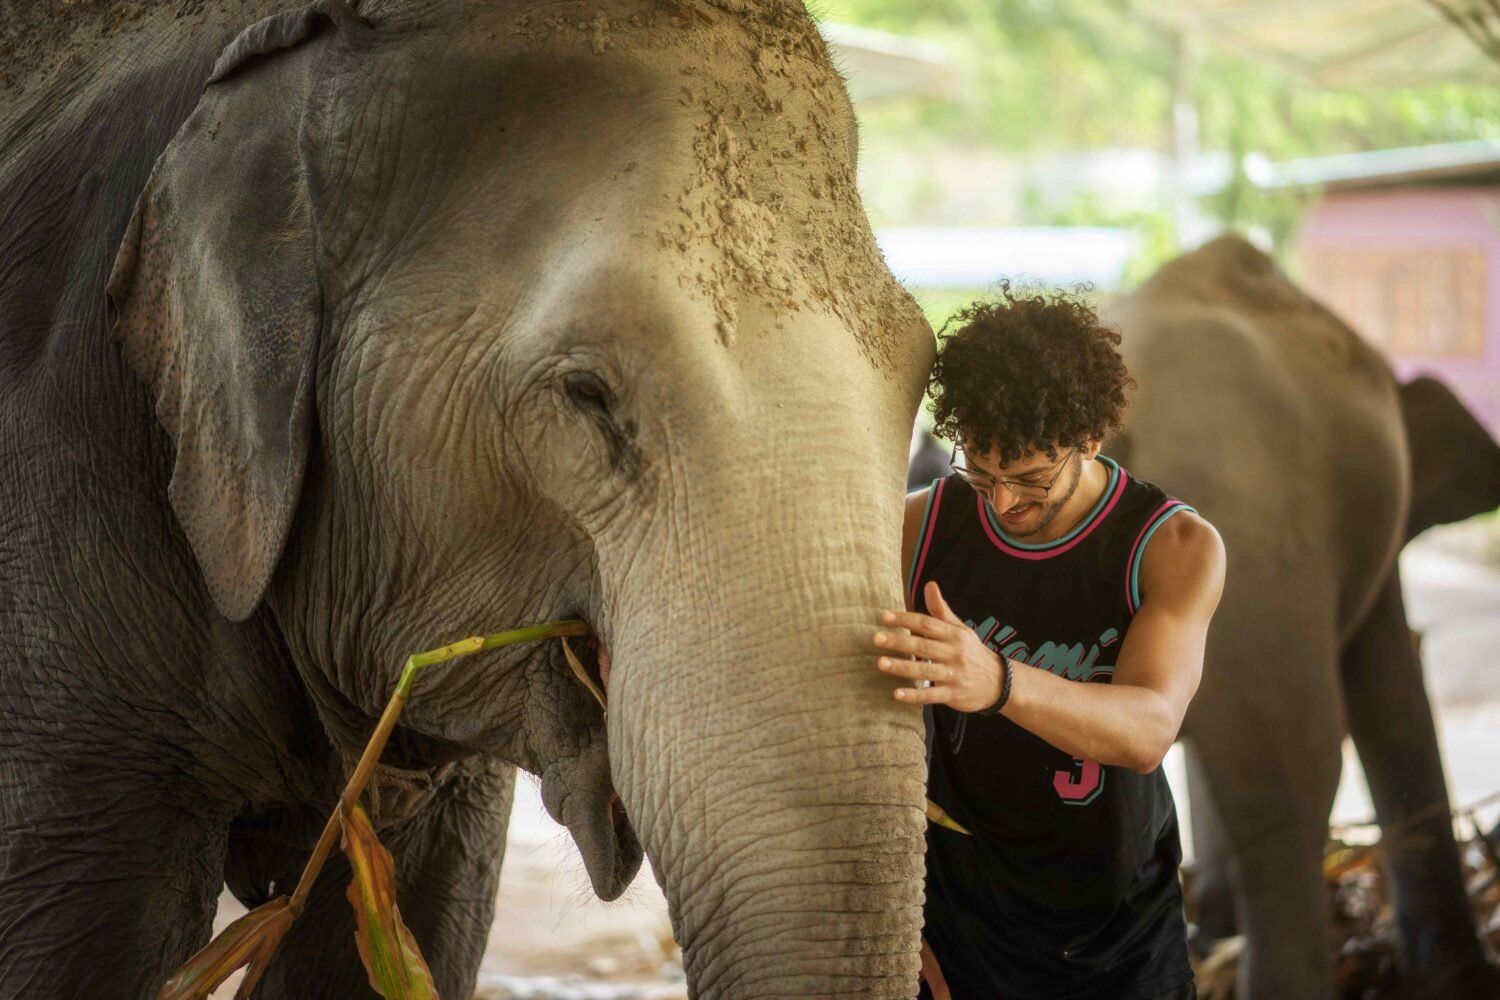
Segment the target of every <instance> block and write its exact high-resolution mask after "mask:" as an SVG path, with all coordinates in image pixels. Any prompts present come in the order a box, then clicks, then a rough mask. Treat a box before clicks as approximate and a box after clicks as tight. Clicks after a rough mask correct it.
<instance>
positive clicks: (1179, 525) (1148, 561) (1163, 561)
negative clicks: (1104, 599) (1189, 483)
mask: <svg viewBox="0 0 1500 1000" xmlns="http://www.w3.org/2000/svg"><path fill="white" fill-rule="evenodd" d="M1225 561H1226V557H1225V552H1224V540H1223V539H1222V538H1220V537H1219V532H1218V529H1217V528H1215V527H1214V526H1213V525H1212V524H1211V523H1209V521H1208V519H1207V518H1205V517H1203V515H1201V514H1199V513H1198V512H1197V511H1195V510H1193V509H1192V508H1190V507H1185V508H1183V509H1182V510H1180V511H1179V512H1178V513H1177V514H1175V515H1174V516H1173V517H1170V518H1168V519H1167V520H1166V521H1163V522H1162V523H1161V525H1160V526H1159V529H1158V530H1157V532H1156V534H1155V536H1154V537H1153V538H1152V540H1151V545H1150V547H1149V548H1148V549H1147V550H1146V551H1145V552H1144V553H1143V554H1142V556H1141V589H1142V591H1143V592H1144V594H1145V595H1146V599H1149V597H1150V595H1151V594H1152V593H1153V592H1155V593H1156V594H1158V595H1167V594H1179V593H1185V594H1195V595H1203V596H1206V595H1207V593H1211V594H1212V595H1213V600H1214V603H1217V601H1218V596H1219V593H1220V592H1221V591H1222V589H1223V585H1224V572H1225Z"/></svg>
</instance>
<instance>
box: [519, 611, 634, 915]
mask: <svg viewBox="0 0 1500 1000" xmlns="http://www.w3.org/2000/svg"><path fill="white" fill-rule="evenodd" d="M564 643H565V645H564V648H565V649H566V650H567V654H566V655H567V659H568V665H569V668H570V669H571V670H572V672H573V675H574V677H575V678H576V679H577V680H578V682H579V683H580V684H582V685H583V686H584V687H586V688H587V689H588V690H589V692H590V694H592V695H593V697H594V699H595V700H596V701H598V702H599V706H600V708H601V709H603V710H604V714H605V719H606V725H607V724H608V717H609V713H608V710H607V708H606V703H605V691H606V690H607V685H608V683H609V664H610V661H609V654H608V653H607V652H606V651H605V649H604V646H603V644H602V643H601V642H599V640H598V639H597V638H596V637H595V636H594V635H593V634H592V633H591V634H589V635H587V636H583V637H581V638H578V639H575V640H573V641H572V642H567V641H566V640H565V641H564ZM607 743H608V740H607V739H604V740H600V741H599V743H598V745H597V746H596V747H591V748H590V749H589V750H588V751H586V752H585V754H584V756H583V757H582V758H580V759H578V760H576V761H575V762H574V766H573V767H571V768H569V769H568V771H569V772H571V773H567V774H556V778H555V779H554V774H555V773H556V772H550V771H549V773H548V774H546V775H544V776H543V778H542V801H543V804H544V805H545V806H546V807H547V811H548V812H549V813H551V814H552V818H553V819H555V820H557V821H558V822H559V823H561V824H562V825H563V826H565V827H567V828H568V832H569V833H571V834H572V835H573V841H574V843H576V844H577V845H578V852H579V854H580V855H582V857H583V864H584V868H585V869H586V870H587V871H588V874H589V881H590V882H591V883H592V885H593V889H594V893H595V894H596V895H597V896H598V897H599V898H600V899H602V900H605V901H606V902H609V901H612V900H615V899H618V898H619V897H620V895H621V894H623V893H624V891H625V890H626V888H628V887H629V885H630V883H631V882H632V881H633V880H634V879H635V876H636V873H637V872H639V871H640V868H641V860H642V857H643V854H644V852H643V851H642V849H641V844H640V840H639V839H638V838H637V836H636V833H635V828H634V827H633V826H632V825H631V823H630V818H629V816H627V815H626V812H625V803H624V802H623V801H622V800H621V799H620V795H619V793H618V792H617V791H615V788H614V785H613V782H612V780H611V778H610V772H609V758H608V753H607V750H606V746H607ZM579 779H582V780H579Z"/></svg>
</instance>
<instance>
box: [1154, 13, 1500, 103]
mask: <svg viewBox="0 0 1500 1000" xmlns="http://www.w3.org/2000/svg"><path fill="white" fill-rule="evenodd" d="M1144 13H1145V14H1146V16H1147V17H1149V18H1151V19H1154V20H1160V21H1165V22H1168V23H1170V24H1172V25H1174V26H1177V27H1181V28H1183V29H1185V30H1188V31H1191V32H1193V33H1196V34H1199V35H1202V36H1204V37H1206V38H1208V39H1210V40H1212V41H1214V42H1216V43H1218V44H1221V45H1223V46H1225V47H1226V48H1230V49H1233V50H1236V51H1238V52H1241V53H1243V54H1245V55H1249V56H1253V57H1256V58H1262V59H1268V60H1271V61H1273V62H1276V63H1279V64H1281V65H1282V66H1285V67H1287V68H1289V69H1291V70H1293V71H1294V72H1296V73H1299V74H1301V75H1303V76H1305V77H1308V78H1309V79H1312V80H1314V81H1317V82H1319V83H1323V84H1327V85H1330V86H1342V85H1356V84H1357V85H1360V86H1371V85H1374V86H1413V85H1420V84H1426V83H1437V82H1463V81H1469V82H1500V37H1497V33H1500V9H1497V8H1496V5H1495V4H1493V3H1492V2H1490V0H1156V2H1155V3H1149V4H1147V5H1146V9H1145V11H1144Z"/></svg>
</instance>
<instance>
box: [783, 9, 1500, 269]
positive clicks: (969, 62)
mask: <svg viewBox="0 0 1500 1000" xmlns="http://www.w3.org/2000/svg"><path fill="white" fill-rule="evenodd" d="M811 3H812V6H813V8H814V10H815V12H816V13H818V14H819V15H820V16H821V17H824V18H827V19H831V20H841V21H846V22H850V23H854V24H860V25H865V26H868V27H872V28H878V29H881V30H885V31H890V32H895V33H898V34H904V35H911V36H916V37H922V38H929V39H932V40H934V41H937V42H940V43H941V44H943V45H944V47H945V48H946V49H947V51H948V53H949V56H950V58H951V59H952V60H953V62H954V63H955V65H956V66H957V67H958V68H959V69H960V70H961V71H962V72H963V73H964V75H965V79H966V81H967V86H966V87H965V91H964V93H963V94H962V95H961V96H960V97H959V98H958V99H956V100H946V101H937V100H930V99H916V98H913V99H906V100H902V101H895V102H890V103H885V104H879V105H874V106H871V107H867V108H862V109H861V127H862V133H863V135H864V154H863V155H864V156H865V158H866V161H869V160H871V159H878V158H880V157H882V156H884V155H886V154H888V153H898V154H902V155H906V156H908V157H910V156H914V155H917V151H920V154H921V155H924V156H925V157H926V158H927V160H928V161H929V162H933V163H936V162H938V161H939V160H940V159H941V158H943V157H952V156H954V155H965V154H972V153H973V152H974V151H975V150H985V149H988V150H996V151H1003V152H1004V153H1006V154H1008V155H1010V156H1012V157H1014V158H1016V159H1017V160H1018V161H1025V160H1035V159H1038V158H1040V157H1044V156H1046V155H1048V154H1051V153H1055V152H1058V151H1064V150H1067V151H1078V150H1088V149H1102V148H1106V147H1127V146H1128V147H1138V148H1147V149H1153V150H1156V151H1158V152H1161V153H1167V152H1169V151H1170V150H1171V149H1172V148H1173V132H1172V111H1173V94H1174V81H1175V80H1176V79H1178V74H1179V73H1183V72H1185V73H1186V76H1185V77H1183V79H1185V80H1186V81H1187V89H1186V94H1187V96H1188V97H1189V99H1190V102H1191V105H1192V107H1193V108H1194V109H1195V110H1196V113H1197V117H1198V121H1199V143H1198V145H1199V148H1200V149H1202V150H1205V151H1216V152H1224V153H1228V154H1229V155H1230V157H1231V158H1232V159H1233V161H1234V162H1236V163H1239V162H1240V161H1242V160H1243V158H1244V157H1245V156H1246V155H1247V154H1252V153H1255V154H1259V155H1262V156H1264V157H1266V158H1268V159H1270V160H1273V161H1274V160H1285V159H1293V158H1297V157H1303V156H1315V155H1324V154H1330V153H1339V152H1354V151H1360V150H1369V149H1381V148H1389V147H1395V146H1411V145H1423V144H1428V143H1439V142H1454V141H1461V140H1467V139H1474V138H1484V137H1495V136H1500V88H1496V87H1486V86H1481V85H1459V84H1449V85H1434V86H1428V87H1418V88H1399V89H1397V88H1391V89H1384V88H1374V87H1370V88H1349V87H1344V88H1326V87H1320V86H1318V85H1316V84H1313V83H1311V82H1308V81H1306V80H1303V79H1301V78H1299V77H1296V76H1294V75H1292V74H1291V73H1289V72H1287V71H1285V70H1283V69H1281V68H1279V67H1278V66H1276V65H1273V64H1271V63H1267V62H1263V61H1255V60H1251V59H1248V58H1245V57H1242V56H1239V55H1235V54H1233V53H1230V52H1227V51H1224V50H1221V49H1216V48H1214V47H1212V45H1211V44H1209V43H1207V42H1202V41H1199V40H1191V41H1190V42H1189V44H1188V45H1187V46H1186V48H1185V49H1184V47H1183V45H1182V42H1181V39H1180V38H1179V37H1178V36H1177V35H1176V34H1175V33H1174V32H1173V31H1172V30H1171V29H1169V28H1167V27H1165V26H1163V25H1162V24H1161V23H1160V22H1158V21H1155V20H1153V19H1152V18H1151V17H1150V14H1151V11H1152V9H1153V7H1155V6H1156V5H1155V4H1153V3H1151V2H1150V0H1066V2H1064V0H811ZM1288 16H1295V15H1288ZM1184 52H1185V53H1186V54H1185V56H1184V55H1183V53H1184ZM1182 58H1185V59H1186V63H1182V62H1180V61H1179V60H1180V59H1182ZM868 173H870V174H871V176H870V178H869V181H868V183H869V185H870V187H871V189H870V190H867V200H868V201H869V202H870V206H871V210H872V215H873V216H874V217H875V219H876V221H877V223H880V224H911V223H919V222H924V221H928V220H929V218H930V216H929V212H930V211H931V210H932V209H933V208H934V206H937V205H939V204H941V203H942V200H943V192H942V191H941V190H934V189H933V188H934V182H933V180H932V175H930V174H929V175H928V176H927V177H926V178H924V177H922V176H920V174H921V172H920V171H913V170H911V169H901V170H892V171H888V172H886V173H883V174H882V173H878V171H874V170H872V171H869V172H868ZM939 187H940V185H939ZM1016 200H1017V201H1018V202H1020V209H1019V211H1020V212H1021V213H1023V215H1022V217H1021V218H1019V219H1011V220H1004V221H1025V222H1030V223H1036V224H1053V225H1057V224H1066V223H1071V222H1079V221H1083V220H1084V218H1085V217H1086V218H1087V220H1088V221H1090V222H1094V223H1107V224H1112V225H1127V226H1130V227H1132V228H1133V229H1135V230H1136V232H1137V233H1138V234H1139V235H1140V238H1141V243H1142V247H1143V257H1142V259H1143V260H1145V261H1146V262H1147V263H1148V264H1149V263H1154V262H1157V261H1159V260H1160V259H1163V258H1164V257H1165V256H1170V255H1171V254H1172V253H1173V252H1175V249H1176V247H1175V241H1174V238H1173V235H1172V234H1173V231H1174V230H1173V226H1172V223H1171V221H1170V218H1171V217H1170V212H1169V206H1167V205H1164V204H1147V205H1144V206H1121V207H1119V208H1116V209H1113V210H1111V209H1109V208H1108V207H1107V206H1098V205H1074V204H1063V205H1055V204H1046V203H1044V202H1041V201H1037V200H1035V199H1033V200H1031V201H1029V202H1028V201H1027V200H1025V199H1022V198H1020V197H1019V196H1018V197H1017V199H1016ZM1307 202H1308V199H1307V197H1306V196H1305V195H1299V196H1291V195H1286V194H1275V193H1267V192H1264V191H1262V190H1260V189H1259V188H1257V187H1255V185H1253V184H1252V183H1250V181H1249V179H1248V178H1247V177H1246V176H1245V175H1244V172H1243V171H1242V170H1236V171H1235V173H1234V175H1233V176H1232V178H1231V179H1230V181H1229V183H1228V184H1227V185H1226V186H1225V187H1224V188H1223V189H1222V190H1220V191H1219V192H1217V193H1216V194H1214V195H1212V196H1209V197H1208V198H1206V199H1205V201H1204V203H1203V207H1204V208H1206V209H1207V210H1208V211H1209V212H1210V213H1211V214H1212V215H1213V216H1214V217H1215V218H1216V219H1217V220H1218V221H1219V222H1221V223H1222V224H1223V225H1225V226H1237V227H1240V228H1248V227H1252V226H1258V227H1261V228H1263V229H1264V230H1266V231H1267V232H1268V233H1269V234H1270V235H1271V236H1272V237H1273V238H1274V239H1276V241H1277V242H1278V244H1279V243H1280V242H1281V241H1282V240H1283V239H1285V237H1286V236H1287V235H1288V234H1289V233H1291V232H1292V230H1293V229H1294V227H1295V225H1296V224H1297V221H1298V219H1299V218H1300V216H1301V214H1302V212H1303V211H1304V209H1305V207H1306V205H1307ZM987 221H1000V220H994V219H991V220H987ZM1136 270H1139V268H1138V267H1136V265H1135V264H1133V265H1132V271H1136Z"/></svg>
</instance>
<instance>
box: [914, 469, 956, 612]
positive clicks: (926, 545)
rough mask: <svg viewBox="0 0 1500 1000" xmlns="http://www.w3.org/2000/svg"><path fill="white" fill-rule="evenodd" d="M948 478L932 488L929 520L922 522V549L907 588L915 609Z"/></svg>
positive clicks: (928, 512) (940, 480)
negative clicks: (923, 569) (919, 584)
mask: <svg viewBox="0 0 1500 1000" xmlns="http://www.w3.org/2000/svg"><path fill="white" fill-rule="evenodd" d="M947 485H948V480H946V479H939V480H938V484H937V485H936V486H934V487H933V488H932V506H931V507H930V508H929V509H928V511H927V520H926V521H924V522H923V523H922V551H921V552H919V553H917V564H916V565H915V566H913V567H912V571H911V585H910V586H909V587H908V588H907V592H906V600H907V603H909V604H910V605H911V606H912V608H913V609H915V608H916V606H917V585H918V583H920V581H921V579H922V567H923V566H925V565H926V564H927V550H928V549H930V548H932V529H933V526H934V525H936V524H937V518H938V507H939V506H940V505H941V504H942V502H943V487H944V486H947Z"/></svg>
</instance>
